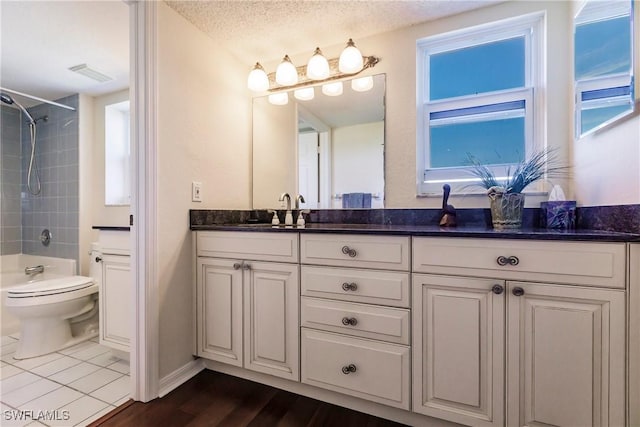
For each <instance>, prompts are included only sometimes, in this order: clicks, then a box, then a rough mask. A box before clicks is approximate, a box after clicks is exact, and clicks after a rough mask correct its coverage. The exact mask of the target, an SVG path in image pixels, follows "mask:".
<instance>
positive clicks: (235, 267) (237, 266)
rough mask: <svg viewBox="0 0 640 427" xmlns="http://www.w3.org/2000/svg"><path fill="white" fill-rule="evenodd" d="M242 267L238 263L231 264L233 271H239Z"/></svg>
mask: <svg viewBox="0 0 640 427" xmlns="http://www.w3.org/2000/svg"><path fill="white" fill-rule="evenodd" d="M241 267H242V264H241V263H239V262H234V263H233V269H234V270H240V268H241Z"/></svg>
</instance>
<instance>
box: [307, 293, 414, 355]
mask: <svg viewBox="0 0 640 427" xmlns="http://www.w3.org/2000/svg"><path fill="white" fill-rule="evenodd" d="M301 304H302V307H301V318H302V322H301V325H302V326H306V327H309V328H315V329H322V330H325V331H330V332H338V333H344V334H349V335H355V336H359V337H363V338H371V339H376V340H382V341H389V342H394V343H398V344H407V345H408V344H409V310H405V309H402V308H390V307H380V306H376V305H369V304H357V303H353V302H341V301H332V300H325V299H320V298H309V297H302V299H301Z"/></svg>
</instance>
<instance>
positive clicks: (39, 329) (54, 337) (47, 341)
mask: <svg viewBox="0 0 640 427" xmlns="http://www.w3.org/2000/svg"><path fill="white" fill-rule="evenodd" d="M5 308H6V309H7V310H8V311H9V313H11V314H13V315H14V316H15V317H17V318H18V319H19V320H20V340H19V341H18V347H17V349H16V353H15V355H14V358H16V359H27V358H30V357H36V356H41V355H43V354H47V353H52V352H54V351H58V350H62V349H63V348H66V347H70V346H72V345H75V344H77V343H79V342H82V341H86V340H89V339H91V338H93V337H95V336H97V335H98V285H97V283H95V282H94V281H93V279H92V278H90V277H84V276H68V277H59V278H55V279H47V280H41V281H37V282H33V283H29V284H27V285H21V286H16V287H14V288H10V289H7V298H6V300H5Z"/></svg>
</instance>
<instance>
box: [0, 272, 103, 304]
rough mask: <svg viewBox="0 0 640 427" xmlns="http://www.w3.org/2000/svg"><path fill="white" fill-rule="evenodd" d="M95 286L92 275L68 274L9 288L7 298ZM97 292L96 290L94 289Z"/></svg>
mask: <svg viewBox="0 0 640 427" xmlns="http://www.w3.org/2000/svg"><path fill="white" fill-rule="evenodd" d="M92 286H95V283H94V282H93V279H92V278H91V277H85V276H67V277H60V278H56V279H47V280H41V281H37V282H33V283H29V284H28V285H22V286H17V287H14V288H10V289H7V298H8V299H13V298H33V297H44V296H49V295H57V294H63V293H67V292H74V291H80V290H82V289H86V288H89V287H92ZM94 292H95V291H94Z"/></svg>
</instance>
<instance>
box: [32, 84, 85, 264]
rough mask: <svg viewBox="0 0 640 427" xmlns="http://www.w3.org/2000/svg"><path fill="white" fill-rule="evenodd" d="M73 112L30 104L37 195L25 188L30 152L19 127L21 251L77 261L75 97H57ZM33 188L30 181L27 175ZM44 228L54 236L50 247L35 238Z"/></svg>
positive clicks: (77, 169)
mask: <svg viewBox="0 0 640 427" xmlns="http://www.w3.org/2000/svg"><path fill="white" fill-rule="evenodd" d="M56 101H57V102H59V103H62V104H65V105H69V106H71V107H74V108H76V110H75V111H71V110H66V109H64V108H60V107H56V106H52V105H49V104H40V105H37V106H34V107H31V108H29V109H28V110H29V113H30V114H31V115H32V116H33V117H34V118H35V119H38V118H40V117H44V116H48V120H47V121H44V120H38V122H37V126H36V144H37V146H36V162H37V165H38V170H39V174H40V182H41V185H42V190H41V193H40V194H39V195H37V196H34V195H31V194H30V193H29V192H28V191H27V173H28V170H29V159H30V155H31V140H30V133H29V128H28V126H27V125H26V124H23V126H22V192H23V199H22V252H23V253H25V254H32V255H44V256H53V257H58V258H70V259H75V260H76V263H77V262H78V255H79V252H78V251H79V248H78V241H79V235H78V218H79V212H78V211H79V208H78V207H79V203H78V174H79V165H78V158H79V157H78V146H79V144H78V95H72V96H69V97H66V98H62V99H59V100H56ZM32 187H35V180H34V178H33V177H32ZM44 229H48V230H50V231H51V233H52V235H53V237H52V240H51V243H50V244H49V246H44V245H43V244H42V243H41V242H40V233H41V232H42V231H43V230H44Z"/></svg>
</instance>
